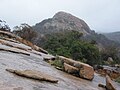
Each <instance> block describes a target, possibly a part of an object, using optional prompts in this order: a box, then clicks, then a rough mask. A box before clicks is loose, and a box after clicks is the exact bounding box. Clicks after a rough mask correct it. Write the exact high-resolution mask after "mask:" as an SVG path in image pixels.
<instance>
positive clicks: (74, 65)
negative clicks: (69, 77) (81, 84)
mask: <svg viewBox="0 0 120 90" xmlns="http://www.w3.org/2000/svg"><path fill="white" fill-rule="evenodd" d="M59 59H60V60H61V61H62V62H64V66H65V67H64V68H65V71H66V72H69V73H73V72H74V70H75V73H76V72H78V71H79V76H80V77H81V78H85V79H88V80H92V79H93V78H94V69H93V67H92V66H90V65H88V64H85V63H82V62H79V61H75V60H72V59H69V58H66V57H63V56H59Z"/></svg>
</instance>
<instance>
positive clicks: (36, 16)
mask: <svg viewBox="0 0 120 90" xmlns="http://www.w3.org/2000/svg"><path fill="white" fill-rule="evenodd" d="M59 11H65V12H68V13H71V14H73V15H75V16H77V17H79V18H80V19H83V20H85V22H86V23H87V24H88V25H89V26H90V28H91V29H92V30H95V31H96V32H113V31H120V0H0V19H2V20H5V21H6V22H7V23H8V24H9V25H10V26H11V27H13V26H16V25H20V24H21V23H28V24H30V25H35V24H36V23H38V22H41V21H42V20H44V19H47V18H51V17H52V16H53V15H54V14H55V13H56V12H59Z"/></svg>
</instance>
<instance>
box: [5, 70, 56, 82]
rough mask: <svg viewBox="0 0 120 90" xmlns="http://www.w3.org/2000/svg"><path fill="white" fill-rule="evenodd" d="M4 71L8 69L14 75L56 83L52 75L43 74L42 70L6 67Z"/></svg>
mask: <svg viewBox="0 0 120 90" xmlns="http://www.w3.org/2000/svg"><path fill="white" fill-rule="evenodd" d="M6 71H9V72H11V73H14V74H16V75H19V76H22V77H26V78H30V79H35V80H39V81H48V82H51V83H57V82H58V80H57V79H55V78H54V77H52V76H50V75H48V74H45V73H43V72H40V71H35V70H34V71H33V70H23V71H21V70H13V69H6Z"/></svg>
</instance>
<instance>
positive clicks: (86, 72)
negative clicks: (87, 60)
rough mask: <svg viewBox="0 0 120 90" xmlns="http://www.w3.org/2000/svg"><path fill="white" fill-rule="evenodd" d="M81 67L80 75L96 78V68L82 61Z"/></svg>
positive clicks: (86, 77) (89, 78) (90, 78)
mask: <svg viewBox="0 0 120 90" xmlns="http://www.w3.org/2000/svg"><path fill="white" fill-rule="evenodd" d="M80 64H81V66H82V67H81V68H80V77H82V78H85V79H88V80H92V79H93V78H94V69H93V67H91V66H90V65H88V64H84V63H80Z"/></svg>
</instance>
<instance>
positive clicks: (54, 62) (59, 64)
mask: <svg viewBox="0 0 120 90" xmlns="http://www.w3.org/2000/svg"><path fill="white" fill-rule="evenodd" d="M50 64H51V65H53V66H55V67H56V68H58V67H59V68H60V69H62V70H63V63H62V62H61V60H58V59H56V60H54V61H51V62H50Z"/></svg>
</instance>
